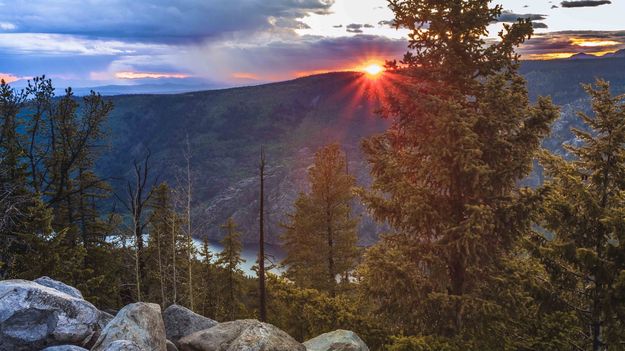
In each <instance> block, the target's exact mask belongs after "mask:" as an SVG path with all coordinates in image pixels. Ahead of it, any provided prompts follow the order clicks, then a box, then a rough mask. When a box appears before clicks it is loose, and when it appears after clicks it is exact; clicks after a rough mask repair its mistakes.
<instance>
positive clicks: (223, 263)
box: [216, 218, 245, 320]
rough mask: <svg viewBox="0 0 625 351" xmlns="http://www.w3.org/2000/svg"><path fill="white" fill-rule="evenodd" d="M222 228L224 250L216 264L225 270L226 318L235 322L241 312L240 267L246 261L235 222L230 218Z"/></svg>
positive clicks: (223, 283) (223, 291)
mask: <svg viewBox="0 0 625 351" xmlns="http://www.w3.org/2000/svg"><path fill="white" fill-rule="evenodd" d="M221 227H222V228H223V229H224V230H225V231H226V236H224V238H223V239H222V240H221V244H222V245H223V250H222V251H221V252H220V253H219V254H218V255H217V262H216V264H217V265H218V266H220V267H221V268H222V269H223V275H224V279H223V281H222V287H223V288H222V291H221V292H222V296H223V298H222V301H223V302H224V305H223V307H224V310H225V316H226V318H228V319H229V320H234V319H235V318H236V317H237V316H238V315H239V313H240V311H241V306H240V304H241V303H240V297H239V296H240V291H241V282H240V278H241V276H242V274H243V271H242V270H241V268H239V265H240V264H241V263H243V262H245V260H243V259H242V258H241V247H242V245H241V234H240V233H239V232H238V231H237V228H236V223H235V222H234V220H233V219H232V218H228V221H227V222H226V223H225V224H224V225H222V226H221Z"/></svg>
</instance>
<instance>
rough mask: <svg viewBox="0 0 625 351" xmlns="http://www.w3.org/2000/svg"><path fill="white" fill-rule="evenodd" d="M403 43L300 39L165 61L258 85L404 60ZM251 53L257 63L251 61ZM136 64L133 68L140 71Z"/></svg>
mask: <svg viewBox="0 0 625 351" xmlns="http://www.w3.org/2000/svg"><path fill="white" fill-rule="evenodd" d="M405 51H406V41H405V40H393V39H389V38H386V37H381V36H373V35H356V36H352V37H338V38H326V37H312V36H307V37H302V38H300V39H299V40H297V41H295V40H291V41H286V40H276V41H273V42H268V43H266V42H262V41H258V40H251V41H250V43H238V44H233V43H227V42H225V43H215V44H207V45H204V46H201V47H193V48H191V49H189V50H187V52H186V53H185V54H184V55H182V54H181V55H173V56H171V57H168V58H167V60H169V62H170V63H171V64H175V65H177V67H179V68H180V69H181V70H183V71H185V72H190V73H191V74H193V75H194V76H199V77H209V78H210V79H212V80H216V81H224V80H229V79H231V78H232V76H233V75H234V74H237V73H240V72H245V74H246V75H248V77H252V76H253V77H254V79H256V80H258V81H276V80H284V79H290V78H293V77H296V76H300V75H305V74H311V73H315V72H327V71H332V70H345V69H349V68H353V67H357V66H361V65H362V64H363V63H364V62H367V61H369V60H372V59H376V60H379V61H384V60H385V59H393V58H399V57H401V56H402V55H403V54H404V53H405ZM251 53H253V57H254V59H253V60H250V59H249V56H250V54H251ZM140 66H141V65H140V64H133V67H140Z"/></svg>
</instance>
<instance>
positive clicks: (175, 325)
mask: <svg viewBox="0 0 625 351" xmlns="http://www.w3.org/2000/svg"><path fill="white" fill-rule="evenodd" d="M163 321H164V322H165V335H166V336H167V339H169V340H171V341H172V342H173V343H174V344H178V340H180V339H181V338H182V337H185V336H187V335H191V334H193V333H195V332H197V331H200V330H205V329H208V328H210V327H213V326H215V325H216V324H217V322H216V321H214V320H212V319H210V318H206V317H203V316H201V315H199V314H197V313H194V312H193V311H191V310H190V309H187V308H185V307H182V306H179V305H171V306H169V307H167V308H166V309H165V312H163Z"/></svg>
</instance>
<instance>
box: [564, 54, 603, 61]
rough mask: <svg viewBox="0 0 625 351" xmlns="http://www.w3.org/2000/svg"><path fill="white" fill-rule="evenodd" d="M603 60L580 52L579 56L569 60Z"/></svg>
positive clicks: (576, 55) (573, 56)
mask: <svg viewBox="0 0 625 351" xmlns="http://www.w3.org/2000/svg"><path fill="white" fill-rule="evenodd" d="M598 58H601V57H599V56H595V55H591V54H587V53H585V52H580V53H578V54H575V55H572V56H571V57H569V60H594V59H598Z"/></svg>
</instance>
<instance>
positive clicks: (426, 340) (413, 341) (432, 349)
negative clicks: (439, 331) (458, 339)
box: [386, 336, 462, 351]
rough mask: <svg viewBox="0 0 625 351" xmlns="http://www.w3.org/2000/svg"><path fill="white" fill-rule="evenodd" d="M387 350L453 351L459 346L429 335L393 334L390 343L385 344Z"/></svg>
mask: <svg viewBox="0 0 625 351" xmlns="http://www.w3.org/2000/svg"><path fill="white" fill-rule="evenodd" d="M386 350H388V351H455V350H462V349H461V348H457V347H453V346H451V345H450V344H449V342H448V341H444V340H437V339H436V338H431V337H415V336H394V337H392V338H391V343H390V344H389V345H386Z"/></svg>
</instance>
